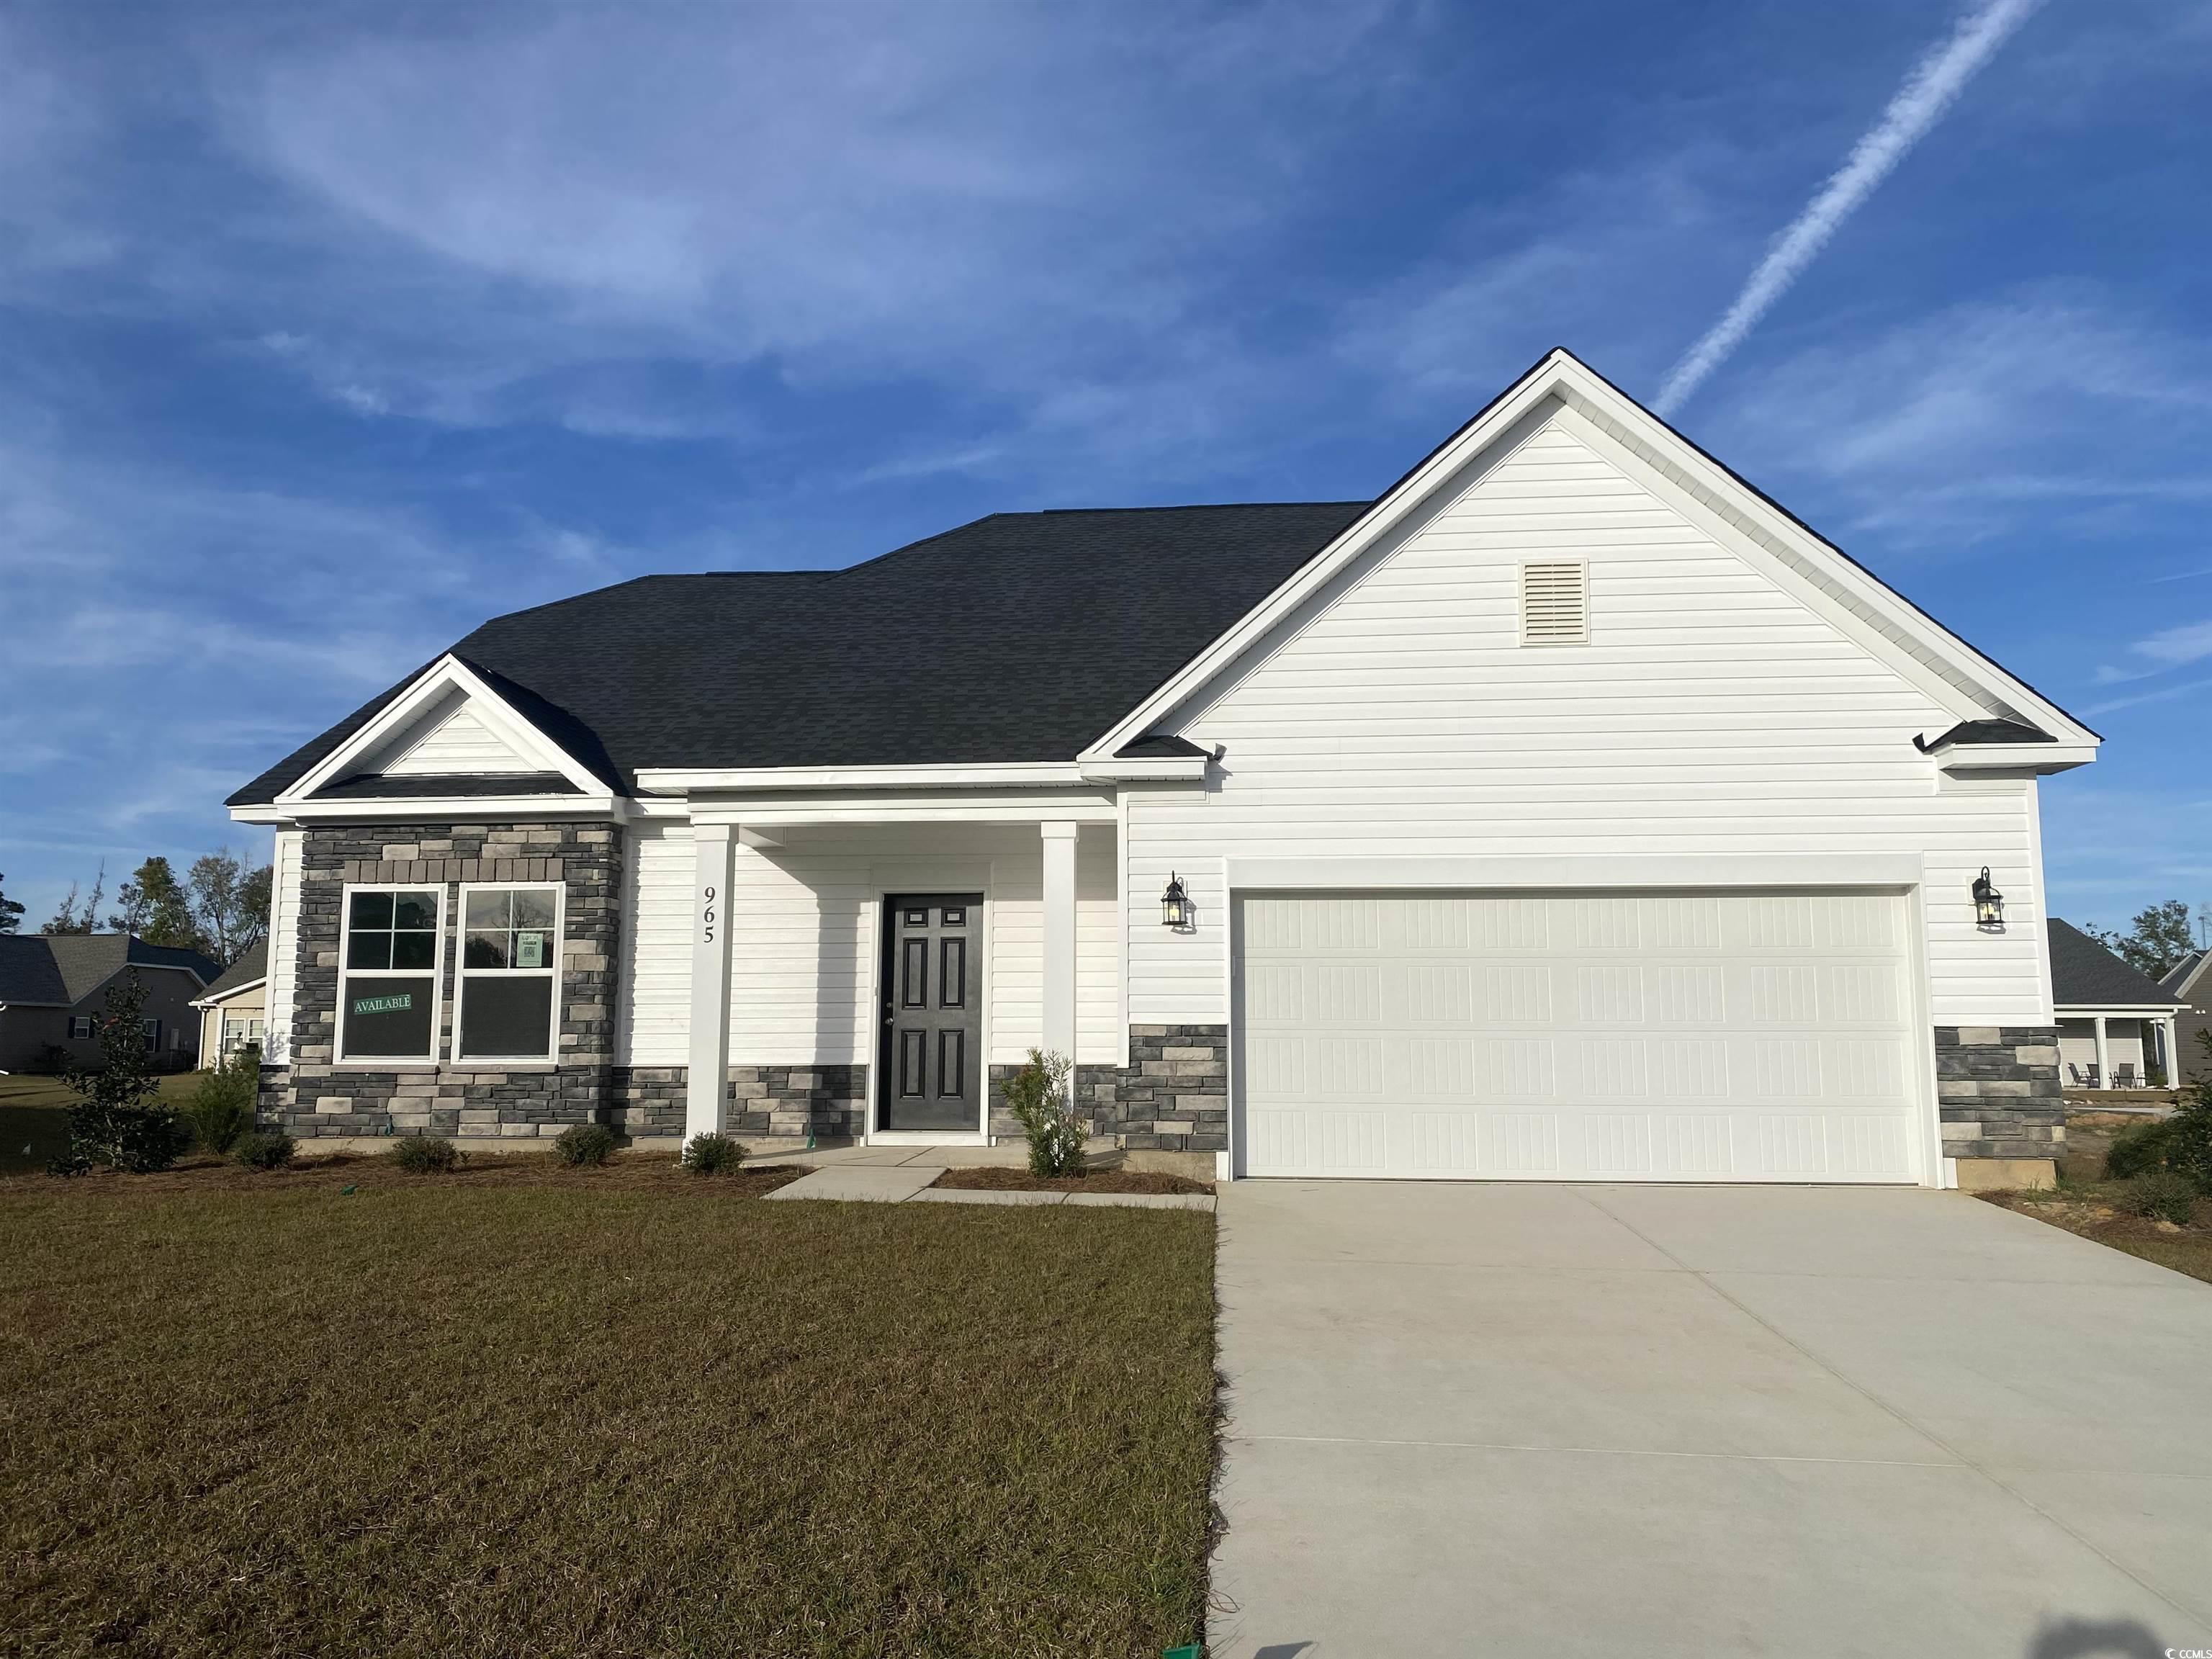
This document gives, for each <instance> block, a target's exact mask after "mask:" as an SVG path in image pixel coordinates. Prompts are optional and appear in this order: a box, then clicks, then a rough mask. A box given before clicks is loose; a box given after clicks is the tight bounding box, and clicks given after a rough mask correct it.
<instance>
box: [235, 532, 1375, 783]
mask: <svg viewBox="0 0 2212 1659" xmlns="http://www.w3.org/2000/svg"><path fill="white" fill-rule="evenodd" d="M1366 506H1367V504H1366V503H1365V502H1364V501H1318V502H1313V501H1305V502H1290V503H1276V504H1271V505H1259V506H1245V507H1131V508H1102V509H1097V510H1090V509H1085V510H1076V511H1057V512H1048V513H994V514H993V515H992V516H991V517H989V518H987V519H978V520H975V522H974V523H973V524H968V525H963V526H961V527H960V528H958V529H957V530H951V531H947V532H945V533H944V534H943V535H940V536H933V537H931V538H928V539H927V541H920V542H916V543H915V544H913V545H911V546H909V547H904V548H901V549H900V550H898V551H896V552H895V553H887V554H885V555H884V556H883V557H881V558H878V559H872V560H870V561H869V562H867V563H866V564H859V565H854V566H853V567H852V568H849V569H845V570H820V571H816V570H806V571H779V572H773V573H770V572H755V571H745V572H736V573H720V574H709V575H697V576H646V577H641V578H640V579H639V580H635V581H630V582H624V583H623V584H622V585H621V586H617V587H608V588H602V589H600V590H599V591H598V592H592V593H586V594H582V595H580V596H579V597H578V598H575V599H564V600H561V601H559V602H557V603H556V604H552V605H539V606H538V607H537V608H536V609H534V610H531V611H517V612H515V613H514V614H513V615H511V616H506V617H498V618H496V619H495V620H494V621H491V622H489V623H485V624H484V625H483V627H482V628H479V629H477V631H476V632H475V633H473V634H471V635H469V636H468V637H467V638H466V639H464V640H462V641H460V642H459V644H457V645H455V646H454V647H453V654H454V655H455V656H457V657H459V658H460V659H462V660H463V661H465V663H467V664H468V665H469V666H470V667H471V668H473V669H475V670H476V671H478V672H479V673H482V674H483V675H484V677H485V678H486V679H487V680H489V682H490V683H491V684H493V685H494V686H495V687H496V689H497V690H499V691H500V693H501V695H502V696H507V698H508V700H509V701H510V702H513V704H514V706H515V708H517V710H518V712H520V713H522V714H525V715H526V716H527V717H528V718H530V719H531V720H532V723H533V724H536V725H538V726H539V727H540V729H541V730H544V731H545V732H546V735H547V736H549V737H550V738H553V739H554V740H555V741H556V742H557V743H559V744H561V746H562V748H563V749H565V750H568V753H570V754H571V755H573V756H574V757H576V758H577V759H578V760H579V761H580V762H581V763H583V764H585V765H586V766H587V767H590V768H591V769H592V770H593V771H594V772H599V773H600V775H602V776H605V775H606V773H605V770H603V769H602V767H601V766H600V765H597V764H594V756H595V755H599V756H604V757H605V760H606V761H607V762H608V763H611V769H612V771H613V772H614V774H615V776H613V777H611V778H610V779H609V781H611V782H617V784H618V785H619V786H620V787H624V788H628V787H631V785H632V784H633V783H634V781H635V776H636V774H637V772H638V770H639V769H641V768H644V767H684V766H713V767H769V766H872V765H908V764H927V763H939V762H946V763H957V762H976V761H1028V760H1037V761H1052V760H1067V759H1071V758H1073V757H1074V756H1075V755H1076V754H1077V753H1078V752H1079V750H1081V749H1082V748H1083V746H1084V745H1085V744H1086V743H1089V742H1090V741H1091V739H1093V738H1096V737H1097V735H1098V734H1099V733H1100V732H1103V731H1104V730H1105V729H1106V728H1107V727H1108V726H1111V725H1112V724H1113V723H1114V722H1115V720H1119V719H1120V718H1121V716H1122V715H1124V714H1127V713H1128V711H1129V710H1130V709H1131V708H1134V707H1135V706H1136V705H1137V703H1138V702H1140V701H1141V700H1142V699H1143V698H1144V696H1145V695H1146V693H1147V692H1149V691H1150V690H1152V688H1153V687H1154V686H1156V685H1158V684H1159V683H1160V682H1161V681H1162V680H1163V679H1164V678H1167V677H1168V676H1169V675H1170V674H1171V673H1173V672H1174V671H1176V669H1178V668H1180V667H1182V665H1183V664H1184V663H1186V662H1188V661H1189V660H1190V659H1191V658H1192V657H1194V656H1195V655H1196V654H1197V653H1199V652H1200V651H1201V650H1203V649H1204V648H1205V647H1206V645H1207V644H1208V643H1209V642H1210V641H1212V640H1213V639H1215V638H1216V637H1217V636H1218V635H1220V633H1221V632H1222V631H1223V630H1224V629H1226V628H1228V627H1229V626H1230V624H1231V623H1234V622H1235V621H1236V620H1237V618H1238V617H1242V616H1243V615H1244V614H1245V612H1247V611H1250V610H1251V609H1252V607H1253V606H1255V605H1257V604H1259V603H1260V601H1261V600H1262V599H1265V598H1266V597H1267V595H1268V594H1269V593H1270V592H1273V590H1274V589H1275V588H1276V587H1278V586H1280V585H1281V584H1282V583H1283V581H1284V580H1286V579H1287V578H1288V577H1289V576H1291V574H1293V573H1294V572H1295V571H1297V568H1299V567H1300V566H1301V565H1303V564H1304V563H1305V562H1307V561H1308V560H1309V559H1310V558H1312V557H1313V556H1314V555H1315V554H1316V552H1318V551H1319V550H1321V549H1322V547H1324V546H1325V545H1327V544H1328V542H1329V541H1330V540H1331V539H1332V538H1334V537H1335V536H1336V535H1337V533H1338V532H1340V531H1341V530H1343V528H1344V527H1345V526H1346V525H1348V524H1350V523H1351V522H1352V520H1354V519H1356V518H1358V516H1359V514H1360V513H1363V512H1364V511H1365V509H1366ZM412 678H414V677H413V676H410V679H412ZM404 684H405V683H404V682H403V684H402V686H398V687H394V688H393V689H392V691H391V692H387V693H386V695H385V696H382V697H380V698H379V699H377V701H376V702H374V703H372V704H370V705H369V706H368V707H367V708H363V709H362V710H361V711H359V712H358V713H357V714H354V715H352V716H350V717H349V718H348V719H347V720H344V721H343V722H341V723H340V724H339V725H337V726H333V727H332V728H331V730H330V731H328V732H325V733H323V735H322V736H320V737H319V738H316V739H315V740H314V741H313V743H310V744H307V746H306V747H305V748H303V749H301V750H299V751H298V752H297V753H295V754H293V755H291V756H289V757H286V758H285V759H284V760H283V761H281V762H279V763H277V764H276V765H275V766H273V767H271V768H270V769H269V770H268V771H266V772H264V773H263V774H262V775H261V776H259V777H258V778H256V779H255V780H254V781H252V783H250V784H248V785H246V787H245V788H243V789H241V790H240V791H239V792H238V793H236V794H234V795H233V796H232V797H231V798H230V804H231V805H257V804H260V803H264V802H267V801H270V800H273V799H276V795H277V794H278V793H279V792H280V791H282V790H283V789H284V788H285V787H288V786H289V785H290V784H291V783H293V782H294V781H296V780H297V779H299V778H300V777H301V776H302V775H305V774H306V773H307V771H308V770H309V769H312V768H313V766H314V765H315V764H316V763H318V762H319V760H321V759H322V758H323V757H325V756H326V755H328V754H329V753H331V750H333V749H335V748H336V747H337V745H338V744H340V743H341V742H343V740H344V739H345V738H347V737H349V736H350V735H351V734H352V733H353V732H356V730H358V729H359V728H360V726H362V725H363V724H364V723H365V722H366V721H368V720H369V719H370V718H372V717H373V716H374V714H376V713H377V712H378V711H379V710H380V709H381V708H383V706H384V705H385V704H386V702H389V701H390V700H391V698H392V696H396V695H397V694H398V691H399V690H401V689H403V687H404ZM549 711H550V712H549ZM556 716H557V718H556ZM579 728H581V730H582V732H587V733H588V740H587V739H586V737H584V736H582V735H580V733H579ZM422 781H423V780H421V779H410V780H408V781H407V783H408V786H409V787H413V786H415V785H417V784H420V783H422ZM514 782H515V780H513V779H512V778H510V779H507V780H502V781H501V787H502V788H506V787H513V783H514ZM352 787H354V786H352V785H351V784H343V785H340V786H339V791H340V792H341V793H343V791H346V790H348V789H350V788H352ZM319 793H320V794H322V795H325V796H328V795H330V794H331V793H333V792H332V791H331V789H330V788H329V787H325V788H324V789H323V790H322V791H320V792H319ZM386 793H390V792H386ZM441 793H442V792H441Z"/></svg>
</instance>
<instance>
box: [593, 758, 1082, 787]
mask: <svg viewBox="0 0 2212 1659" xmlns="http://www.w3.org/2000/svg"><path fill="white" fill-rule="evenodd" d="M1084 771H1085V769H1084V768H1083V767H1081V766H1079V765H1078V764H1077V763H1074V762H1073V761H1012V762H1007V763H1003V764H1000V765H969V764H966V763H946V764H942V765H939V764H927V765H920V766H775V767H753V768H683V767H647V768H645V769H642V770H641V771H640V772H639V773H638V775H637V787H639V788H641V789H645V790H649V791H651V792H653V793H655V794H702V793H759V792H761V791H763V790H782V789H810V790H811V789H991V788H1003V787H1029V788H1052V787H1064V786H1066V785H1068V784H1079V783H1081V782H1083V781H1085V778H1084Z"/></svg>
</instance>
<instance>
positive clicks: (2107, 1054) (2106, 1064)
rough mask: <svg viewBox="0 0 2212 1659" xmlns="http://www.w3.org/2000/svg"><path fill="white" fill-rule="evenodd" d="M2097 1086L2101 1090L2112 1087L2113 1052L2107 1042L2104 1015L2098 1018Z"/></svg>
mask: <svg viewBox="0 0 2212 1659" xmlns="http://www.w3.org/2000/svg"><path fill="white" fill-rule="evenodd" d="M2097 1086H2098V1087H2099V1088H2100V1089H2109V1088H2111V1087H2112V1048H2111V1047H2110V1046H2109V1045H2108V1044H2107V1043H2106V1041H2105V1017H2104V1016H2103V1015H2102V1014H2100V1015H2098V1016H2097Z"/></svg>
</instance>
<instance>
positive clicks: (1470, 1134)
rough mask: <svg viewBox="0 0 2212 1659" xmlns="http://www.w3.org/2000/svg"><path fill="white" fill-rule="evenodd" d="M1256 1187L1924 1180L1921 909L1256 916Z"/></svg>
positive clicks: (1707, 902)
mask: <svg viewBox="0 0 2212 1659" xmlns="http://www.w3.org/2000/svg"><path fill="white" fill-rule="evenodd" d="M1241 911H1242V916H1241V922H1242V925H1241V927H1240V941H1241V942H1240V952H1241V960H1240V964H1239V966H1240V971H1239V974H1238V976H1237V978H1238V986H1239V999H1240V1010H1239V1037H1240V1042H1241V1045H1242V1046H1241V1048H1240V1057H1239V1060H1238V1067H1239V1095H1240V1109H1241V1112H1242V1118H1241V1121H1242V1122H1243V1130H1244V1138H1243V1157H1244V1167H1245V1169H1246V1170H1247V1171H1248V1172H1249V1173H1254V1174H1262V1173H1279V1174H1298V1175H1326V1174H1343V1175H1352V1174H1370V1175H1374V1174H1393V1175H1407V1176H1430V1177H1432V1178H1433V1177H1435V1176H1452V1175H1459V1176H1484V1177H1490V1178H1510V1177H1514V1176H1527V1177H1536V1178H1541V1177H1546V1176H1552V1177H1559V1178H1575V1177H1577V1176H1586V1177H1589V1178H1595V1179H1614V1180H1626V1179H1654V1180H1666V1179H1674V1180H1682V1179H1691V1180H1717V1179H1744V1180H1756V1179H1761V1178H1767V1179H1797V1180H1806V1179H1860V1180H1887V1181H1909V1180H1911V1179H1913V1178H1914V1173H1915V1170H1914V1166H1915V1161H1916V1148H1917V1140H1916V1139H1915V1133H1916V1132H1915V1124H1916V1122H1917V1113H1916V1108H1915V1106H1914V1104H1913V1101H1912V1096H1913V1094H1914V1092H1915V1076H1916V1073H1915V1068H1914V1066H1913V1063H1912V1055H1913V1052H1914V1051H1913V1049H1912V1048H1911V1042H1910V1037H1909V1032H1908V1029H1907V1011H1908V1008H1909V1006H1910V1001H1909V987H1910V983H1911V979H1910V972H1909V963H1908V961H1907V958H1906V954H1905V928H1904V927H1903V924H1902V916H1903V914H1904V907H1903V904H1902V902H1901V901H1900V900H1899V899H1898V898H1896V897H1894V896H1881V895H1863V894H1835V895H1829V894H1808V893H1778V894H1735V893H1731V894H1704V895H1699V894H1690V895H1623V894H1577V895H1538V896H1528V895H1516V896H1510V897H1509V896H1484V895H1480V894H1446V895H1404V896H1399V895H1378V896H1361V897H1335V896H1310V897H1309V896H1252V897H1249V898H1246V899H1243V900H1242V901H1241Z"/></svg>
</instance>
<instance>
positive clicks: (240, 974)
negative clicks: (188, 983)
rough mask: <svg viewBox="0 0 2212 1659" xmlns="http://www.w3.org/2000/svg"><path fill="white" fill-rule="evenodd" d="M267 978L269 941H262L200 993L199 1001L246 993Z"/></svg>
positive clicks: (213, 1000)
mask: <svg viewBox="0 0 2212 1659" xmlns="http://www.w3.org/2000/svg"><path fill="white" fill-rule="evenodd" d="M268 977H269V941H268V940H267V939H264V940H262V941H261V943H260V944H258V945H255V946H254V947H253V948H252V950H250V951H246V954H245V955H243V956H241V957H239V959H238V960H237V961H236V962H234V963H231V964H230V966H229V967H228V968H226V969H223V970H222V973H221V974H220V975H217V976H216V979H215V981H214V982H213V983H211V984H210V986H209V987H207V989H206V990H205V991H204V992H202V993H201V994H200V996H199V1000H200V1001H202V1002H215V1001H219V1000H221V999H222V998H224V997H227V996H229V995H231V994H234V993H236V992H239V991H247V990H251V989H252V987H255V986H257V985H258V984H260V983H261V982H262V981H264V980H265V979H267V978H268Z"/></svg>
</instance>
